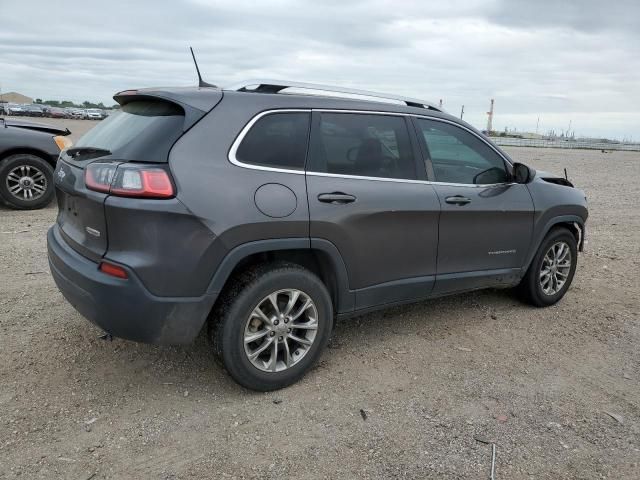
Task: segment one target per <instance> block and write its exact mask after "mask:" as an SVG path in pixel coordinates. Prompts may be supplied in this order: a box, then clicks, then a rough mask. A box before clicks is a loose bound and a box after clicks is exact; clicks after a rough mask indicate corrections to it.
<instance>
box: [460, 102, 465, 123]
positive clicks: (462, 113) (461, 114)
mask: <svg viewBox="0 0 640 480" xmlns="http://www.w3.org/2000/svg"><path fill="white" fill-rule="evenodd" d="M463 116H464V105H462V109H461V110H460V120H462V117H463Z"/></svg>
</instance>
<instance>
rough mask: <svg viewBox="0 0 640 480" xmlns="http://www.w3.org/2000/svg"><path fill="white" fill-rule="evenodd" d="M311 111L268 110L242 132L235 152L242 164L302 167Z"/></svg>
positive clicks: (288, 167)
mask: <svg viewBox="0 0 640 480" xmlns="http://www.w3.org/2000/svg"><path fill="white" fill-rule="evenodd" d="M310 115H311V114H310V113H307V112H283V113H270V114H267V115H265V116H264V117H262V118H260V119H259V120H258V121H257V122H256V123H255V124H254V125H253V126H252V127H251V130H249V132H248V133H247V134H246V135H245V137H244V139H243V140H242V143H241V144H240V147H238V150H237V152H236V159H238V160H239V161H241V162H243V163H249V164H252V165H261V166H264V167H273V168H286V169H289V170H304V161H305V157H306V154H307V140H308V138H309V122H310Z"/></svg>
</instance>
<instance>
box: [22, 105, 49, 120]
mask: <svg viewBox="0 0 640 480" xmlns="http://www.w3.org/2000/svg"><path fill="white" fill-rule="evenodd" d="M22 110H23V112H24V114H25V115H26V116H27V117H44V112H43V111H42V108H41V107H40V106H38V105H25V106H24V107H22Z"/></svg>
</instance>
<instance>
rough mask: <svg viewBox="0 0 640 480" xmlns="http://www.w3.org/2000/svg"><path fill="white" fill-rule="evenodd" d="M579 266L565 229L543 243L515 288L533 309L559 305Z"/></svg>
mask: <svg viewBox="0 0 640 480" xmlns="http://www.w3.org/2000/svg"><path fill="white" fill-rule="evenodd" d="M577 264H578V247H577V242H576V239H575V237H574V236H573V234H572V233H571V232H570V231H569V230H567V229H566V228H557V229H554V230H552V231H551V232H549V234H547V236H546V237H545V239H544V240H543V242H542V244H541V245H540V248H539V249H538V252H537V253H536V256H535V257H534V258H533V261H532V262H531V265H530V266H529V270H527V273H526V274H525V276H524V278H523V279H522V281H521V282H520V285H519V286H518V289H519V291H520V294H521V296H522V297H523V299H524V300H525V301H527V302H528V303H531V304H532V305H535V306H536V307H548V306H550V305H553V304H554V303H556V302H558V301H559V300H560V299H561V298H562V297H564V294H565V293H566V292H567V290H568V289H569V286H570V285H571V282H572V280H573V276H574V275H575V272H576V266H577Z"/></svg>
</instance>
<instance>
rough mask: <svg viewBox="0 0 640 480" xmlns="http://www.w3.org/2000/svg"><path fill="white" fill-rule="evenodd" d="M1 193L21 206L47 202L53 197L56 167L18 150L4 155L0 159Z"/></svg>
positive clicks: (12, 203)
mask: <svg viewBox="0 0 640 480" xmlns="http://www.w3.org/2000/svg"><path fill="white" fill-rule="evenodd" d="M22 167H24V169H22ZM25 192H26V193H25ZM24 195H26V198H25V197H24ZM0 197H2V200H4V202H5V203H6V204H7V205H9V206H10V207H12V208H15V209H18V210H33V209H36V208H43V207H45V206H47V205H48V204H49V203H50V202H51V200H52V199H53V197H54V185H53V167H51V165H50V164H49V163H47V162H46V161H45V160H43V159H42V158H40V157H38V156H36V155H30V154H25V153H18V154H16V155H11V156H9V157H7V158H5V159H4V160H2V161H0Z"/></svg>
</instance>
